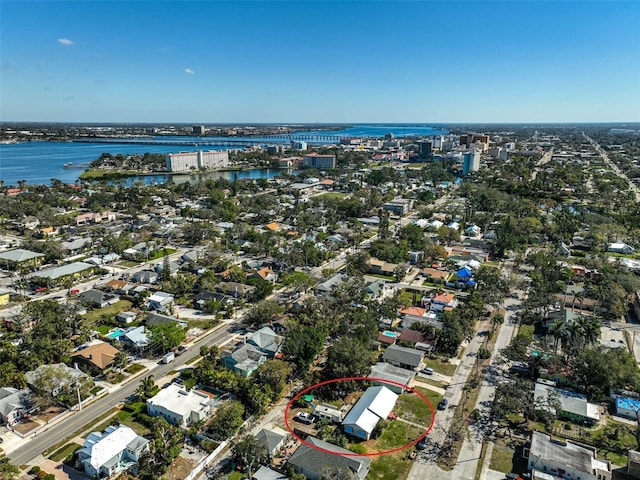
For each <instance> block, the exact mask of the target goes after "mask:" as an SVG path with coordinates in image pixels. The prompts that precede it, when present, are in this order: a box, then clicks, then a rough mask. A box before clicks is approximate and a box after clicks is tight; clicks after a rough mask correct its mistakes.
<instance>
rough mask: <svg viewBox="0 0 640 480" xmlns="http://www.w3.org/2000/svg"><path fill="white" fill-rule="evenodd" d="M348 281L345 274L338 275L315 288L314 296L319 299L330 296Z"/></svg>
mask: <svg viewBox="0 0 640 480" xmlns="http://www.w3.org/2000/svg"><path fill="white" fill-rule="evenodd" d="M346 280H347V276H346V275H345V274H343V273H337V274H335V275H334V276H333V277H331V278H330V279H328V280H326V281H325V282H322V283H319V284H317V285H316V286H315V287H313V294H314V295H315V296H317V297H321V296H324V295H330V294H331V292H332V291H333V289H334V288H336V287H338V285H341V284H342V283H344V282H345V281H346Z"/></svg>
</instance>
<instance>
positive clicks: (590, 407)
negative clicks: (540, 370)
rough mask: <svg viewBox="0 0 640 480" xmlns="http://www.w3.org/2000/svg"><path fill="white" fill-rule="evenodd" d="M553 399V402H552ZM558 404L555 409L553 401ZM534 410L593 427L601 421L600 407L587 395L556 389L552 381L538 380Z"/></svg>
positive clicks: (534, 393)
mask: <svg viewBox="0 0 640 480" xmlns="http://www.w3.org/2000/svg"><path fill="white" fill-rule="evenodd" d="M550 399H551V402H550ZM554 399H555V400H556V401H557V402H558V405H557V406H558V407H559V408H555V405H554V404H553V400H554ZM533 401H534V408H535V409H536V410H545V411H549V412H551V413H553V414H554V415H556V416H557V417H558V418H565V419H569V420H572V421H574V422H577V423H586V424H590V425H593V424H595V423H598V422H599V421H600V406H599V405H598V404H597V403H590V402H588V401H587V397H586V395H583V394H581V393H578V392H574V391H572V390H567V389H564V388H558V387H556V384H555V382H553V381H551V380H544V379H538V380H537V381H536V383H535V388H534V392H533Z"/></svg>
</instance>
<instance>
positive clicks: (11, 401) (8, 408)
mask: <svg viewBox="0 0 640 480" xmlns="http://www.w3.org/2000/svg"><path fill="white" fill-rule="evenodd" d="M30 397H31V391H30V390H29V389H28V388H25V389H22V390H18V389H17V388H13V387H2V388H0V420H1V421H2V423H4V424H6V425H9V426H12V425H15V424H16V423H18V422H19V421H20V420H22V418H24V417H25V415H26V414H27V413H28V411H29V409H30V408H31V404H30V401H29V399H30Z"/></svg>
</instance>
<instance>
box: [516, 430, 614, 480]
mask: <svg viewBox="0 0 640 480" xmlns="http://www.w3.org/2000/svg"><path fill="white" fill-rule="evenodd" d="M527 456H528V469H529V470H530V471H531V478H532V480H550V479H554V480H556V479H562V480H577V479H578V478H579V479H580V480H611V463H610V462H609V461H608V460H602V459H599V458H597V457H596V449H595V448H594V447H587V446H585V445H582V444H577V443H574V442H572V441H571V440H567V441H561V440H555V439H553V438H552V437H551V435H548V434H546V433H542V432H537V431H533V432H531V447H530V448H529V452H528V455H527Z"/></svg>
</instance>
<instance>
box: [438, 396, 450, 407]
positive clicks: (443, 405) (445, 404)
mask: <svg viewBox="0 0 640 480" xmlns="http://www.w3.org/2000/svg"><path fill="white" fill-rule="evenodd" d="M448 404H449V402H448V401H447V399H446V398H443V399H442V400H440V403H438V410H444V409H445V408H447V405H448Z"/></svg>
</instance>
